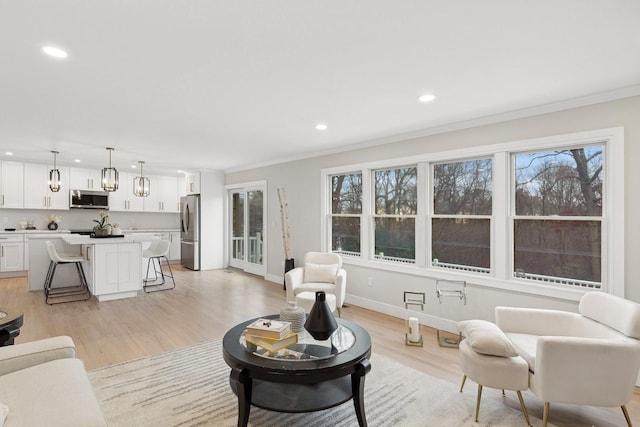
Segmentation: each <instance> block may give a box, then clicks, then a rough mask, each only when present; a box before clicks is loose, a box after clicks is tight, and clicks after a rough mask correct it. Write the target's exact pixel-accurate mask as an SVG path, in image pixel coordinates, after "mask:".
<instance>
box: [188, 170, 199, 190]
mask: <svg viewBox="0 0 640 427" xmlns="http://www.w3.org/2000/svg"><path fill="white" fill-rule="evenodd" d="M186 184H187V186H186V188H187V194H200V172H187V178H186Z"/></svg>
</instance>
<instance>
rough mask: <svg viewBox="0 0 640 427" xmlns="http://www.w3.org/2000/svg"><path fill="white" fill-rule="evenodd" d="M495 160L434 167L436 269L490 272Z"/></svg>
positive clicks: (432, 250)
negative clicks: (493, 164) (493, 161)
mask: <svg viewBox="0 0 640 427" xmlns="http://www.w3.org/2000/svg"><path fill="white" fill-rule="evenodd" d="M492 172H493V171H492V160H491V159H477V160H468V161H462V162H451V163H441V164H437V165H434V166H433V212H434V214H433V216H432V219H431V252H432V266H434V267H440V268H448V269H455V270H464V271H474V272H479V273H485V274H488V273H490V268H491V217H490V216H491V212H492V195H493V180H492Z"/></svg>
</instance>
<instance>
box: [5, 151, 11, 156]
mask: <svg viewBox="0 0 640 427" xmlns="http://www.w3.org/2000/svg"><path fill="white" fill-rule="evenodd" d="M4 154H6V155H7V156H13V153H12V152H11V151H7V152H6V153H4Z"/></svg>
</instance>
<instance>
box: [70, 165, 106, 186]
mask: <svg viewBox="0 0 640 427" xmlns="http://www.w3.org/2000/svg"><path fill="white" fill-rule="evenodd" d="M101 179H102V177H101V171H100V170H98V169H85V168H69V189H70V190H96V191H100V190H102V187H101V186H100V180H101Z"/></svg>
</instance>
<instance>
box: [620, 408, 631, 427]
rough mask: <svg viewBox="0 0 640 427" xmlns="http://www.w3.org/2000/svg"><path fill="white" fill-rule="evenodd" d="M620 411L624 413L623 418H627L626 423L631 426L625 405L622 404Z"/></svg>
mask: <svg viewBox="0 0 640 427" xmlns="http://www.w3.org/2000/svg"><path fill="white" fill-rule="evenodd" d="M621 408H622V413H623V414H624V419H625V420H627V425H628V426H629V427H632V425H631V418H630V417H629V412H628V411H627V405H622V406H621Z"/></svg>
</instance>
